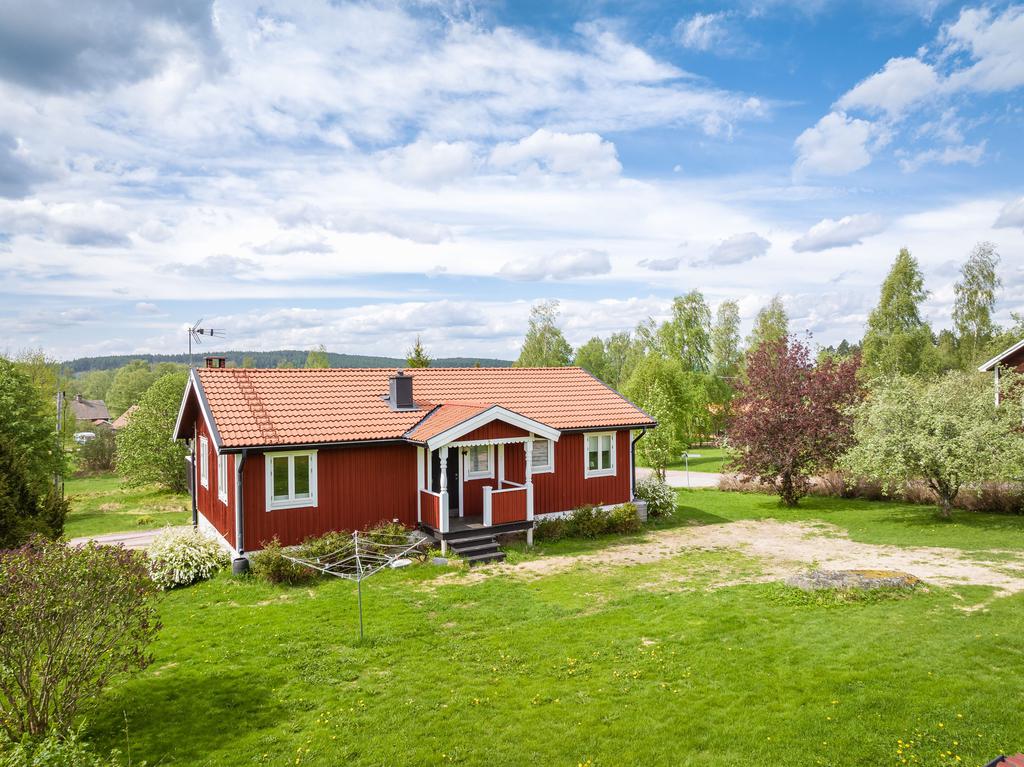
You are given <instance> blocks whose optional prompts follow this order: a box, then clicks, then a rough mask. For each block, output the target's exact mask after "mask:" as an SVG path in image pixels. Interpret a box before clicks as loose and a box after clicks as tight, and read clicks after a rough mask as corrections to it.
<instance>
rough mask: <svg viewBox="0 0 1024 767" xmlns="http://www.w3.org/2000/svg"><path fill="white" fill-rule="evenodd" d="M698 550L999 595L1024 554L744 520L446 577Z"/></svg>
mask: <svg viewBox="0 0 1024 767" xmlns="http://www.w3.org/2000/svg"><path fill="white" fill-rule="evenodd" d="M695 549H735V550H737V551H739V552H740V553H742V554H745V555H748V556H754V557H757V558H759V559H761V560H762V561H764V564H765V566H766V568H767V570H768V571H769V572H771V573H772V574H773V575H784V574H787V573H788V574H792V573H794V572H798V571H800V570H801V569H805V568H807V567H808V566H811V565H813V566H815V567H818V568H823V569H829V570H857V569H860V570H901V571H905V572H908V573H912V574H913V575H916V576H917V577H918V578H920V579H922V580H924V581H927V582H929V583H934V584H936V585H939V586H964V585H972V586H990V587H992V588H993V589H995V590H996V592H997V594H998V595H1000V596H1007V595H1010V594H1016V593H1018V592H1022V591H1024V572H1020V573H1018V572H1016V571H1015V570H1014V569H1011V568H1013V567H1014V566H1015V565H1019V566H1021V567H1024V556H1022V555H1020V554H1016V555H1015V557H1014V559H1015V560H1016V561H1006V560H1003V561H1001V562H998V563H996V562H986V561H983V560H982V559H974V558H972V557H971V555H970V554H969V553H967V552H964V551H960V550H959V549H948V548H939V547H919V548H913V547H905V546H887V545H876V544H870V543H859V542H857V541H852V540H850V539H849V538H848V537H847V536H846V533H845V532H844V531H843V530H841V529H840V528H838V527H835V526H833V525H828V524H825V523H814V524H810V523H803V522H777V521H775V520H746V521H742V522H732V523H729V524H722V525H702V526H699V527H687V528H680V529H675V530H663V531H659V532H655V533H650V534H649V535H648V536H647V537H646V539H645V540H644V541H642V542H639V543H629V544H623V545H620V546H609V547H608V548H605V549H602V550H600V551H596V552H592V553H588V554H580V555H576V556H572V555H557V556H549V557H540V558H538V559H531V560H527V561H524V562H520V563H518V564H515V565H509V564H495V565H487V566H484V567H477V568H474V569H473V570H472V571H470V572H469V573H467V574H465V575H462V576H455V575H453V574H450V575H443V576H440V578H438V579H436V580H442V579H454V578H458V581H459V582H460V583H472V582H477V581H480V580H483V579H485V578H489V577H491V576H493V575H511V576H513V577H519V578H537V577H543V576H546V575H552V574H555V573H560V572H564V571H566V570H569V569H571V568H573V567H586V568H593V569H597V570H601V569H606V568H613V567H619V566H628V565H638V564H648V563H652V562H658V561H661V560H665V559H669V558H671V557H674V556H677V555H679V554H683V553H686V552H692V551H693V550H695Z"/></svg>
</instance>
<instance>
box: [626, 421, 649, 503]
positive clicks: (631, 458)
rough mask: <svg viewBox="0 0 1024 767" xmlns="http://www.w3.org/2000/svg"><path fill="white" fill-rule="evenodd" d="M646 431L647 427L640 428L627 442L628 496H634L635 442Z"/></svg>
mask: <svg viewBox="0 0 1024 767" xmlns="http://www.w3.org/2000/svg"><path fill="white" fill-rule="evenodd" d="M646 433H647V429H646V428H644V429H641V430H640V433H639V434H637V435H636V436H635V437H634V438H633V440H632V441H631V442H630V443H629V468H630V477H629V497H630V498H636V443H637V442H639V441H640V439H641V438H642V437H643V436H644V435H645V434H646Z"/></svg>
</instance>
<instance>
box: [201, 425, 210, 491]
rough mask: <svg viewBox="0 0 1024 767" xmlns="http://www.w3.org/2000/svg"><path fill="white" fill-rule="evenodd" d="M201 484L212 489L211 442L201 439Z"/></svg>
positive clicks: (203, 437) (204, 438)
mask: <svg viewBox="0 0 1024 767" xmlns="http://www.w3.org/2000/svg"><path fill="white" fill-rule="evenodd" d="M199 484H200V485H202V486H203V487H205V488H206V489H207V490H209V489H210V440H208V439H207V438H206V437H205V436H202V437H200V438H199Z"/></svg>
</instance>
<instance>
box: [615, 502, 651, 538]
mask: <svg viewBox="0 0 1024 767" xmlns="http://www.w3.org/2000/svg"><path fill="white" fill-rule="evenodd" d="M608 527H609V528H610V530H611V532H613V533H619V534H620V535H629V534H631V533H638V532H640V530H641V529H642V528H643V523H642V522H640V517H639V515H638V514H637V509H636V504H634V503H623V504H620V505H618V506H616V507H615V508H614V509H612V510H611V511H610V512H608Z"/></svg>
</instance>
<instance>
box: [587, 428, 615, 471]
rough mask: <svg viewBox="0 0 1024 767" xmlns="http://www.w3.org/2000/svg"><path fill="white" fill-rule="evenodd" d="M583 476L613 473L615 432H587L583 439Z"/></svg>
mask: <svg viewBox="0 0 1024 767" xmlns="http://www.w3.org/2000/svg"><path fill="white" fill-rule="evenodd" d="M585 445H586V453H587V454H586V456H585V460H586V463H585V465H584V476H587V477H604V476H609V475H612V474H614V473H615V434H614V432H605V433H603V434H588V435H587V436H586V440H585Z"/></svg>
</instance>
